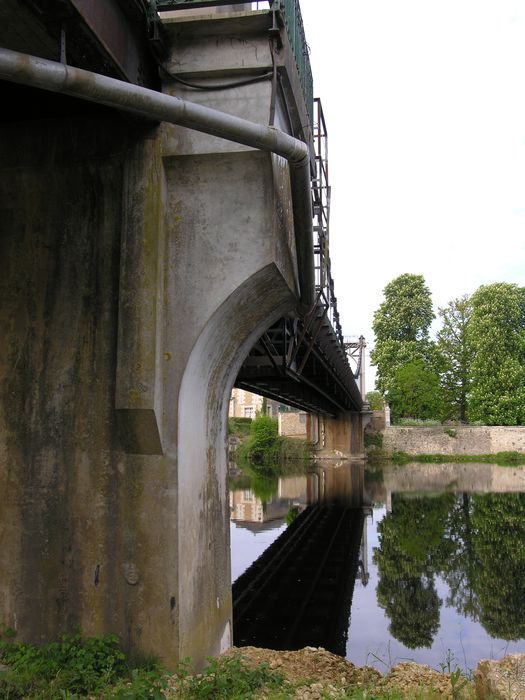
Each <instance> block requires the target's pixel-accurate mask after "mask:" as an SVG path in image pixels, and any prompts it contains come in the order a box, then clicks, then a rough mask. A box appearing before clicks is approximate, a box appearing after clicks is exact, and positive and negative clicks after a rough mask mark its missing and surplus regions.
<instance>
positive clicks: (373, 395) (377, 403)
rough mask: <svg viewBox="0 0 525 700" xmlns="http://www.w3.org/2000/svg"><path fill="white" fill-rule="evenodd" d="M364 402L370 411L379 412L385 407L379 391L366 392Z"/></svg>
mask: <svg viewBox="0 0 525 700" xmlns="http://www.w3.org/2000/svg"><path fill="white" fill-rule="evenodd" d="M365 400H366V401H368V403H369V404H370V408H371V409H372V411H381V410H382V409H383V408H384V406H385V402H384V400H383V397H382V395H381V392H380V391H367V392H366V396H365Z"/></svg>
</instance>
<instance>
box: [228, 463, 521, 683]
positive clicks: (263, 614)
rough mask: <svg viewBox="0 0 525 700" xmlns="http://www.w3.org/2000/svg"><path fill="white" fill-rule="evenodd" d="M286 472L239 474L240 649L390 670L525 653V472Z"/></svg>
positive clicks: (235, 539) (353, 466)
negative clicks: (305, 649) (291, 652)
mask: <svg viewBox="0 0 525 700" xmlns="http://www.w3.org/2000/svg"><path fill="white" fill-rule="evenodd" d="M286 472H287V473H286V474H283V473H281V474H279V473H278V470H273V471H272V470H270V471H268V470H266V472H265V473H264V474H260V473H257V472H254V471H253V470H251V471H250V474H246V473H243V472H242V471H239V470H238V469H236V468H233V470H232V478H231V483H230V489H231V490H230V507H231V556H232V580H233V581H234V582H235V583H234V586H233V594H234V641H235V643H236V644H238V645H242V644H254V645H257V646H267V647H270V648H276V649H279V648H299V647H300V646H305V645H311V646H323V647H325V648H329V649H330V650H332V651H334V652H335V653H339V654H341V655H344V656H346V658H348V659H349V660H350V661H352V662H354V663H355V664H358V665H365V664H368V665H370V666H374V667H376V668H377V669H379V670H381V671H385V670H387V669H388V668H389V667H391V666H392V665H394V664H395V663H398V662H400V661H404V660H413V661H416V662H418V663H426V664H429V665H430V666H432V667H434V668H437V669H441V668H442V667H443V666H445V667H449V668H452V669H454V668H456V667H457V666H459V667H461V668H463V669H464V670H469V669H473V668H475V666H476V664H477V662H478V661H479V660H480V659H482V658H501V657H502V656H504V655H505V654H506V653H511V652H525V468H523V467H499V466H496V465H488V464H475V463H472V464H441V465H428V464H416V463H412V464H407V465H403V466H390V465H389V466H387V467H382V468H379V467H374V468H371V467H367V468H366V469H365V466H364V465H363V463H360V462H354V463H351V462H341V463H338V464H337V463H336V464H334V463H328V464H327V463H322V464H321V463H320V464H317V465H313V464H312V463H308V464H304V465H297V466H296V467H292V468H290V467H287V468H286ZM294 472H295V473H294ZM287 523H288V524H287ZM323 528H324V530H323ZM323 533H324V534H323ZM334 533H336V534H334ZM250 600H253V603H250Z"/></svg>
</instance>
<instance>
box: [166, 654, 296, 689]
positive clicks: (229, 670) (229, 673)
mask: <svg viewBox="0 0 525 700" xmlns="http://www.w3.org/2000/svg"><path fill="white" fill-rule="evenodd" d="M286 687H287V685H286V683H285V681H284V676H283V675H282V674H281V673H278V672H275V671H271V670H270V669H269V668H268V665H267V664H260V665H259V666H256V667H255V668H250V667H248V666H246V665H244V664H242V662H241V659H240V656H239V655H235V656H229V657H223V658H221V659H213V658H210V659H208V666H207V667H206V668H205V669H204V671H203V672H202V673H201V674H199V675H196V676H191V677H190V676H187V675H186V674H183V675H182V677H181V676H179V697H180V698H184V699H189V698H191V699H192V700H193V699H195V700H207V699H208V698H209V699H210V700H211V699H213V700H241V699H244V698H251V697H253V694H254V692H255V691H257V690H261V689H262V688H264V689H265V692H267V691H279V693H285V692H286ZM284 697H286V696H284Z"/></svg>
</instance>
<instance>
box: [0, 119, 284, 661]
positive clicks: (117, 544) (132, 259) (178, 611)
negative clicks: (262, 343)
mask: <svg viewBox="0 0 525 700" xmlns="http://www.w3.org/2000/svg"><path fill="white" fill-rule="evenodd" d="M32 125H34V122H32ZM37 127H38V128H35V129H30V130H29V129H27V128H26V126H25V125H24V124H16V125H12V126H9V128H6V129H5V130H4V131H3V136H2V149H3V153H4V155H5V158H4V160H3V169H2V172H1V176H2V188H1V189H0V191H1V193H2V195H1V198H0V210H2V212H3V216H2V217H0V219H1V221H2V226H1V230H0V244H1V247H2V256H1V258H0V266H1V270H0V278H1V279H2V290H3V294H2V298H1V302H0V323H1V328H2V344H1V348H0V418H1V422H0V443H1V444H0V460H1V461H0V494H1V509H2V512H1V518H0V570H1V571H2V576H1V578H0V623H1V624H2V625H5V626H7V627H11V628H13V629H14V630H16V632H17V638H18V639H19V640H26V641H32V642H44V641H50V640H53V639H56V638H57V637H58V636H59V635H60V634H62V633H68V632H69V633H72V632H74V631H75V630H76V629H77V627H80V629H81V630H82V631H83V633H85V634H88V635H100V634H104V633H109V632H112V633H117V634H118V635H119V636H120V638H121V640H122V642H123V644H124V646H125V647H126V648H127V649H128V650H129V651H130V652H131V653H135V654H142V655H154V656H156V657H158V658H160V659H161V660H162V662H163V663H165V664H166V665H167V666H171V667H173V666H174V665H175V664H176V662H177V661H178V660H179V659H181V658H185V657H187V656H190V657H192V658H193V659H194V661H195V662H196V663H197V664H199V663H200V662H202V661H203V660H204V659H205V657H206V656H208V655H210V654H215V653H217V652H219V651H220V649H221V648H224V647H226V646H228V645H229V644H230V641H231V582H230V559H229V530H228V502H227V497H226V494H227V484H226V471H227V454H226V425H227V408H228V399H229V395H230V391H231V388H232V386H233V383H234V380H235V377H236V375H237V371H238V368H239V366H240V364H241V362H242V360H243V359H244V357H245V355H246V354H247V353H248V351H249V350H250V348H251V346H252V345H253V343H254V342H255V340H256V339H257V337H259V335H260V334H261V333H262V332H263V331H264V330H265V329H266V328H267V327H268V326H269V325H270V324H271V323H273V322H274V321H275V320H276V319H277V318H279V317H280V316H281V315H283V314H285V313H287V312H288V311H290V310H291V309H293V308H294V305H295V304H296V301H297V287H296V281H295V280H296V272H295V269H294V263H293V250H292V249H290V248H288V247H287V246H283V243H282V241H283V239H284V240H289V231H288V226H289V225H290V218H289V216H288V217H287V216H285V215H284V216H283V215H282V212H283V211H284V212H286V211H287V207H286V202H285V201H281V199H283V198H286V196H287V195H288V189H287V188H289V184H288V177H287V167H286V165H283V162H282V161H281V160H280V159H279V158H277V157H275V156H272V155H269V154H262V153H259V152H256V151H248V150H246V151H244V152H241V153H232V154H228V153H226V154H224V153H222V154H221V155H220V156H215V155H212V154H210V155H207V156H198V157H190V156H182V157H180V158H179V157H174V156H172V155H171V153H169V152H168V154H167V153H166V149H165V145H166V142H167V134H166V129H167V127H166V129H165V128H164V127H158V128H156V129H150V128H147V129H144V128H143V127H141V128H139V129H137V127H132V128H131V127H129V126H127V127H126V126H125V125H124V124H123V123H122V121H121V120H120V119H119V118H118V117H109V118H108V117H100V118H97V119H95V120H93V119H91V120H88V119H82V118H79V119H77V120H74V122H73V123H72V122H71V121H69V122H68V123H67V124H66V123H65V122H64V121H63V120H60V119H57V120H49V121H47V122H45V123H44V122H37ZM43 144H45V145H43ZM72 153H74V154H75V158H74V160H73V159H72V158H71V154H72ZM232 211H234V212H235V216H233V215H232ZM278 211H280V212H281V216H278V215H277V214H276V212H278Z"/></svg>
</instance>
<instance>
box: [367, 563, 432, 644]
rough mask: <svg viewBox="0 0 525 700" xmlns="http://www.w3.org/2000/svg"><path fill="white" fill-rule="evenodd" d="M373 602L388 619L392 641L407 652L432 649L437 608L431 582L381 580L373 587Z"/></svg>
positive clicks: (415, 579) (422, 578)
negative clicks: (409, 650) (403, 647)
mask: <svg viewBox="0 0 525 700" xmlns="http://www.w3.org/2000/svg"><path fill="white" fill-rule="evenodd" d="M377 600H378V602H379V605H380V606H381V607H382V608H384V610H385V612H386V614H387V615H388V617H389V618H390V628H389V629H390V633H391V635H392V636H393V637H395V638H396V639H397V640H399V641H400V642H402V644H404V645H405V646H406V647H408V648H409V649H417V648H418V647H430V646H432V641H433V639H434V635H435V634H436V632H437V631H438V629H439V608H440V606H441V600H440V599H439V597H438V594H437V592H436V589H435V586H434V581H433V580H432V579H427V578H426V577H425V576H421V577H420V578H412V579H397V580H395V579H394V580H390V579H388V577H382V578H381V580H380V582H379V584H378V586H377Z"/></svg>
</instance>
